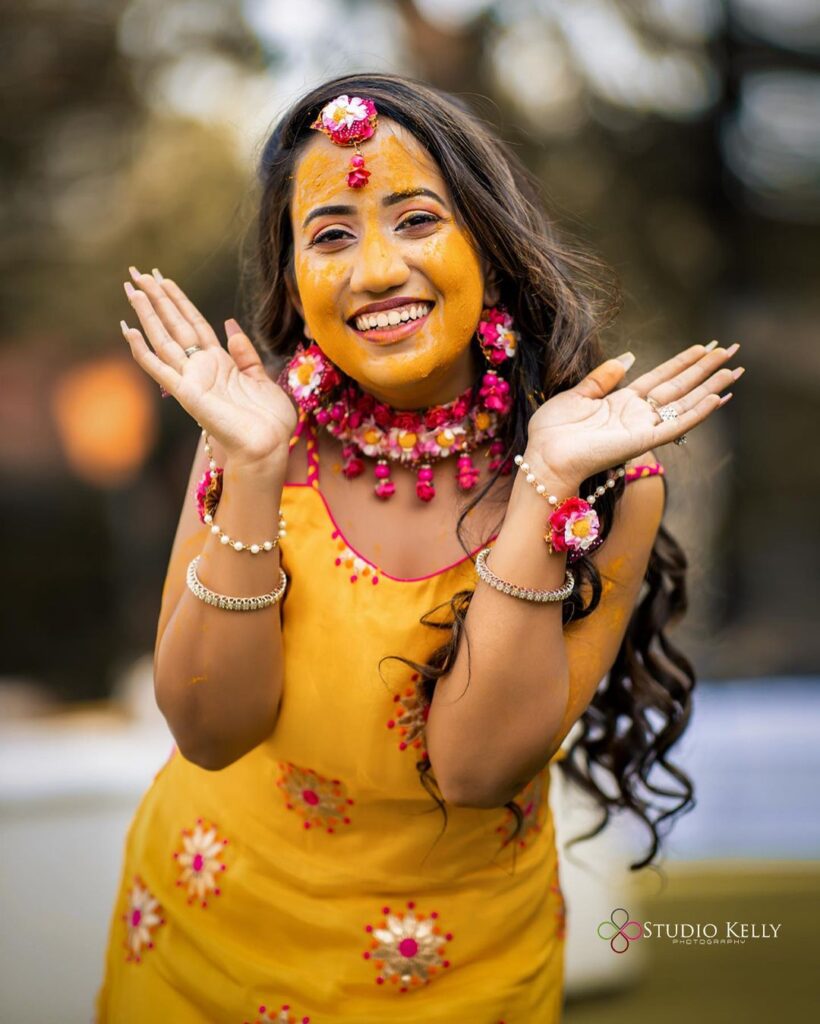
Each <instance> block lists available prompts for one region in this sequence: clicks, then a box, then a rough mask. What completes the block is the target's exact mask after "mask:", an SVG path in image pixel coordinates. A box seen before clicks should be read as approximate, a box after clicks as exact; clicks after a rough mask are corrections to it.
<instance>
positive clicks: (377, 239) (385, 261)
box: [350, 231, 410, 292]
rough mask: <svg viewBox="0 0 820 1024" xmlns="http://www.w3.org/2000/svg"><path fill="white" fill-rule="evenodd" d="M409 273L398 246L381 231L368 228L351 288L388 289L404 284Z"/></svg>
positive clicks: (358, 289)
mask: <svg viewBox="0 0 820 1024" xmlns="http://www.w3.org/2000/svg"><path fill="white" fill-rule="evenodd" d="M409 276H410V268H409V267H408V266H407V264H406V263H405V262H404V258H403V257H402V254H401V251H400V249H399V246H398V245H396V244H395V243H394V242H392V240H390V239H388V238H385V236H384V235H383V234H382V232H381V231H372V232H366V233H365V235H364V236H363V237H362V240H361V244H360V245H359V251H358V253H357V256H356V262H355V264H354V267H353V273H352V275H351V277H350V289H351V291H354V292H385V291H388V290H389V289H390V288H397V287H398V286H399V285H402V284H404V282H405V281H406V280H407V278H408V277H409Z"/></svg>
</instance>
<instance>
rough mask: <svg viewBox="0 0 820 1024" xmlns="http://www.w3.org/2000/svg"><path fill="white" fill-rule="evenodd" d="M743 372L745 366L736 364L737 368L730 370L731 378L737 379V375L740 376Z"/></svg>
mask: <svg viewBox="0 0 820 1024" xmlns="http://www.w3.org/2000/svg"><path fill="white" fill-rule="evenodd" d="M745 372H746V367H745V366H738V368H737V369H736V370H733V371H732V380H737V379H738V377H742V376H743V374H744V373H745Z"/></svg>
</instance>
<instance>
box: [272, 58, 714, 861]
mask: <svg viewBox="0 0 820 1024" xmlns="http://www.w3.org/2000/svg"><path fill="white" fill-rule="evenodd" d="M341 94H347V95H353V96H369V97H371V98H372V99H373V100H374V101H375V103H376V107H377V109H378V111H379V114H380V116H381V117H382V118H387V119H390V120H392V121H394V122H396V123H398V124H399V125H401V126H403V127H404V128H405V129H407V130H408V131H409V132H411V133H412V134H413V135H414V136H415V138H416V139H417V140H418V141H419V142H420V143H421V145H422V146H424V147H425V149H426V150H427V151H428V152H429V153H430V154H431V156H432V157H433V159H434V160H435V161H436V162H437V164H438V166H439V168H440V169H441V173H442V175H443V177H444V179H445V181H446V182H447V184H448V186H449V188H450V192H451V195H452V196H453V197H454V199H455V202H456V206H457V214H458V216H459V218H460V221H461V222H462V224H463V225H464V227H465V228H466V229H467V230H468V231H469V232H470V234H471V235H472V237H473V239H474V240H475V243H476V245H477V246H478V249H479V250H480V252H481V253H482V254H483V255H484V257H485V258H486V259H487V261H488V263H489V264H490V265H491V267H492V270H493V274H494V276H495V278H496V280H497V284H498V287H499V290H500V296H501V302H502V303H503V304H504V305H505V306H506V307H507V308H508V309H509V311H510V312H511V313H512V315H513V317H514V319H515V324H516V328H517V330H518V331H519V332H520V335H521V341H520V343H519V346H518V350H517V353H516V356H515V358H514V360H513V365H512V369H511V371H510V374H509V377H510V384H511V390H512V394H513V408H512V411H511V414H510V416H509V418H508V419H507V421H506V423H505V425H504V431H503V434H502V435H501V436H502V438H503V440H504V442H505V444H506V451H507V456H508V457H510V456H511V455H512V454H513V453H514V452H516V451H523V450H524V448H525V447H526V440H527V424H528V420H529V417H530V416H531V415H532V413H533V412H534V411H535V409H536V408H537V406H538V405H539V404H540V403H541V402H543V401H546V400H547V399H548V398H550V397H551V396H552V395H554V394H556V393H557V392H560V391H562V390H566V389H567V388H570V387H573V386H574V385H575V384H577V383H578V382H579V381H580V380H581V379H582V378H583V377H585V376H586V375H587V373H589V371H590V370H592V369H593V368H594V367H595V366H597V365H598V364H599V363H601V362H602V361H603V360H604V359H605V358H606V356H605V353H604V352H603V349H602V345H601V341H600V336H601V333H602V331H603V330H604V328H606V327H608V326H609V325H610V323H611V322H612V320H613V319H614V317H615V315H616V314H617V312H618V311H619V308H620V296H619V293H618V289H617V286H616V285H615V283H614V281H613V278H612V273H611V271H610V270H609V268H608V267H606V266H605V265H604V264H602V263H601V261H600V260H599V259H597V258H596V257H595V256H593V255H592V254H590V253H589V252H588V251H586V250H585V248H584V247H583V246H578V245H573V244H570V243H569V242H568V241H567V239H566V236H564V237H559V235H558V233H557V231H556V230H555V227H554V225H553V223H552V222H551V220H550V218H549V217H548V215H547V214H546V212H545V210H544V206H543V203H542V200H541V197H540V193H539V188H538V185H537V184H536V182H535V180H534V179H533V178H532V177H531V176H530V175H529V174H528V172H527V171H526V170H525V169H524V167H523V166H522V165H521V164H520V162H519V161H518V160H517V159H516V158H515V156H513V155H512V154H511V152H510V148H509V147H508V146H506V145H504V144H503V143H502V142H501V140H500V139H498V138H497V137H496V136H495V135H494V134H493V132H492V130H491V129H489V128H488V127H487V126H486V125H485V124H484V123H483V122H482V121H481V120H480V119H479V118H478V117H477V116H476V115H475V114H474V113H472V112H471V111H470V110H469V109H468V108H467V107H466V105H465V104H463V103H462V102H461V100H459V99H458V98H457V97H454V96H450V95H447V94H444V93H442V92H440V91H438V90H435V89H432V88H430V87H429V86H426V85H424V84H422V83H420V82H415V81H412V80H409V79H407V78H403V77H399V76H395V75H385V74H355V75H345V76H343V77H340V78H336V79H334V80H332V81H328V82H325V83H323V84H322V85H321V86H319V87H318V88H316V89H314V90H313V91H311V92H309V93H308V94H307V95H306V96H304V97H303V98H302V99H300V100H299V101H298V102H296V103H295V104H294V105H293V106H292V107H291V108H290V110H288V111H287V113H286V114H285V115H284V116H283V117H282V118H281V120H280V121H279V122H278V124H277V125H276V127H275V129H274V131H273V133H272V134H271V136H270V138H269V139H268V141H267V143H266V144H265V146H264V149H263V152H262V156H261V161H260V185H261V204H260V215H259V222H258V251H257V254H256V259H255V270H256V287H255V292H256V294H255V298H254V331H255V335H256V341H257V343H258V345H259V346H260V348H261V349H262V350H263V351H264V352H265V353H266V356H267V358H268V359H269V360H270V362H271V363H272V364H273V365H274V366H275V368H276V369H279V368H281V366H282V365H283V364H284V362H285V361H286V360H287V358H288V357H289V356H290V355H291V354H292V353H293V351H294V349H295V346H296V344H297V343H298V341H299V339H300V338H301V336H302V332H303V323H302V320H301V317H300V316H299V314H298V312H297V311H296V309H295V308H294V306H293V304H292V302H291V300H290V298H289V294H288V285H289V284H290V285H291V286H292V285H293V237H292V233H291V222H290V200H291V184H292V180H293V171H294V165H295V162H296V160H297V158H298V156H299V153H300V151H301V149H302V147H303V146H304V145H305V143H306V142H307V141H308V140H309V139H310V138H311V137H312V134H313V133H312V131H311V129H310V124H311V122H312V121H313V120H314V119H315V118H316V116H317V114H318V113H319V110H320V109H321V108H322V107H323V106H324V104H325V103H327V102H328V100H330V99H332V98H333V97H334V96H338V95H341ZM562 234H563V233H562ZM480 363H481V360H480V358H479V360H477V364H476V365H480ZM497 476H498V474H495V476H493V477H492V479H490V480H489V481H488V482H487V483H486V484H485V486H484V487H483V488H482V489H481V490H480V491H479V492H478V493H477V494H476V495H475V496H474V497H473V498H472V500H471V501H470V503H469V505H468V506H467V507H466V508H465V509H464V510H463V512H462V513H461V515H460V517H459V521H458V525H457V534H458V538H459V541H460V543H461V545H462V547H463V548H464V550H465V552H467V554H469V553H470V552H469V550H468V548H467V546H466V544H465V542H464V539H463V536H462V526H463V522H464V518H465V516H466V515H467V514H468V513H469V511H470V510H471V509H472V508H474V507H475V506H476V505H477V504H478V503H479V502H480V501H481V500H482V499H484V498H485V497H486V495H487V494H488V492H489V491H490V489H491V487H492V485H493V483H494V482H495V480H496V479H497ZM605 479H606V474H605V473H602V474H597V475H596V476H594V477H591V478H590V479H588V480H587V481H585V482H584V484H583V486H582V490H581V493H582V494H588V493H591V491H592V490H593V489H594V488H595V487H597V486H598V485H600V484H602V483H603V482H604V481H605ZM663 484H664V488H665V490H666V489H667V488H668V485H667V481H666V479H665V478H663ZM623 490H624V483H623V479H622V478H621V479H620V480H619V481H618V484H617V486H616V487H614V488H611V489H607V490H606V492H605V494H604V495H603V496H602V497H601V498H600V499H599V500H598V502H597V503H596V510H597V511H598V513H599V516H600V520H601V526H602V532H603V535H604V536H606V535H607V534H608V533H609V531H610V529H611V526H612V522H613V517H614V511H615V506H616V503H617V502H618V501H619V500H620V498H621V496H622V495H623ZM686 568H687V562H686V557H685V555H684V553H683V551H682V549H681V548H680V546H679V545H678V544H677V542H676V541H675V540H674V539H673V537H672V536H671V535H670V534H669V532H668V531H667V530H666V529H665V527H664V526H663V525H661V527H660V529H659V532H658V535H657V537H656V540H655V544H654V547H653V550H652V553H651V556H650V559H649V564H648V567H647V571H646V576H645V581H644V588H643V594H642V597H641V599H640V601H639V603H638V604H637V606H636V608H635V609H634V611H633V613H632V616H631V618H630V621H629V624H628V627H627V630H626V634H625V637H624V640H623V642H622V644H621V647H620V649H619V651H618V654H617V657H616V659H615V662H614V664H613V665H612V668H611V669H610V671H609V673H608V675H607V677H606V679H605V680H603V681H602V683H601V685H600V686H599V688H598V690H597V692H596V694H595V696H594V697H593V699H592V702H591V703H590V704H589V706H588V707H587V709H586V711H585V712H584V714H583V716H582V718H581V720H580V726H579V727H576V734H575V736H574V739H572V742H571V743H570V745H569V749H568V751H567V755H566V757H565V758H564V759H563V760H561V761H559V762H558V763H559V764H560V768H561V770H562V771H563V772H564V773H565V775H567V776H568V777H569V778H571V779H572V780H573V781H575V782H576V783H577V784H579V785H580V786H581V787H582V788H583V789H584V790H586V791H587V792H588V793H590V794H591V795H592V796H593V797H594V798H595V800H596V802H597V803H598V804H599V806H600V808H601V810H602V817H601V819H600V821H599V822H598V824H597V826H596V827H595V828H594V829H593V830H592V831H590V832H588V833H585V834H584V835H582V836H577V837H575V839H574V840H573V841H574V842H577V841H580V840H581V839H587V838H591V837H592V836H594V835H597V834H598V833H599V832H600V831H601V830H602V829H603V828H604V827H605V826H606V824H607V822H608V821H609V819H610V815H611V813H612V811H613V810H622V809H626V810H628V811H631V812H633V813H634V814H635V815H637V817H638V818H639V819H640V820H641V821H642V822H643V823H644V825H645V826H646V827H647V829H648V831H649V834H650V842H649V849H648V852H647V854H646V856H645V857H644V858H643V859H642V860H639V861H638V862H636V863H634V864H632V865H631V867H632V870H638V869H639V868H643V867H645V866H647V865H649V864H650V863H651V862H652V861H653V859H654V858H655V857H656V855H657V853H658V851H659V849H660V844H661V841H662V839H663V837H664V835H665V833H666V831H667V830H668V827H669V826H671V824H672V821H673V820H674V818H675V817H676V816H678V815H679V814H682V813H683V812H684V811H686V810H689V809H690V808H691V807H692V806H694V798H693V787H692V783H691V780H690V779H689V778H688V777H687V776H686V775H685V774H684V772H682V771H681V770H680V769H679V768H677V767H676V766H675V765H673V764H671V763H670V762H669V760H668V755H669V752H670V750H671V748H672V747H673V745H674V744H675V743H676V742H677V740H678V739H679V738H680V736H681V734H682V733H683V731H684V730H685V728H686V726H687V723H688V720H689V715H690V711H691V706H692V693H693V689H694V686H695V675H694V671H693V669H692V666H691V665H690V663H689V662H688V660H687V659H686V658H685V657H684V655H683V654H682V653H681V652H680V651H679V650H677V649H676V648H675V647H674V646H673V645H672V644H671V643H670V641H669V639H668V638H667V636H666V634H665V630H666V629H667V627H669V626H670V625H672V624H673V623H675V622H676V621H677V620H679V619H680V618H682V616H683V615H684V613H685V611H686V608H687V595H686ZM574 569H575V570H576V577H577V579H578V586H576V588H575V590H574V592H573V593H572V595H571V596H570V597H569V598H568V599H567V600H566V601H565V602H564V605H563V621H564V623H565V624H566V623H568V622H570V621H575V620H579V619H582V618H584V617H586V616H587V615H591V614H592V613H593V612H594V611H595V609H596V608H597V606H598V604H599V602H600V598H601V592H602V585H601V577H600V574H599V572H598V570H597V568H596V567H595V565H594V564H593V562H592V561H591V560H590V559H589V558H586V557H584V558H581V559H579V560H578V561H577V562H576V563H575V564H574ZM585 584H586V586H585ZM583 593H585V594H588V600H586V603H585V598H584V596H582V594H583ZM471 596H472V592H471V591H461V592H459V593H457V594H455V595H454V596H453V597H452V599H451V600H450V602H449V607H450V615H449V616H448V617H447V619H446V621H444V622H442V619H441V617H440V615H439V614H438V613H439V611H440V609H431V611H430V612H429V613H428V614H427V615H425V616H423V617H422V620H421V621H422V623H423V624H425V625H428V626H431V627H433V628H437V629H441V630H443V631H444V633H445V634H446V636H445V639H444V642H443V643H442V644H441V645H440V646H439V647H438V649H437V650H436V651H435V652H434V653H433V654H432V655H431V657H430V659H429V660H428V662H427V663H425V664H419V663H415V662H411V661H409V660H408V659H406V658H402V657H400V656H398V655H397V656H395V657H396V658H397V659H398V660H400V661H403V662H405V663H406V664H408V665H410V666H412V667H413V669H414V670H415V671H417V672H418V673H419V675H420V677H421V686H422V688H423V691H424V694H425V696H426V698H427V700H428V701H429V700H432V697H433V693H434V690H435V686H436V681H437V680H438V679H439V678H440V677H441V676H443V675H445V674H446V673H447V672H448V671H449V670H450V668H451V667H452V665H453V662H454V660H455V658H456V654H457V651H458V649H459V644H460V643H461V642H462V640H464V642H467V638H466V631H465V626H464V621H465V616H466V614H467V610H468V608H469V605H470V598H471ZM656 766H657V767H658V768H660V769H661V770H663V771H665V772H666V775H667V777H668V779H671V781H672V787H671V788H670V785H669V783H668V782H667V784H666V785H663V786H662V785H659V784H658V783H657V782H656V781H654V778H653V779H652V780H651V779H650V774H654V773H653V772H652V770H653V768H655V767H656ZM417 767H418V771H419V775H420V779H421V782H422V784H423V785H424V787H425V789H427V791H428V792H429V793H430V795H431V796H432V797H433V798H434V799H435V800H436V802H437V803H438V805H439V807H440V808H441V809H442V810H443V812H444V815H445V824H446V814H447V812H446V808H445V805H444V801H443V800H442V799H441V795H440V793H439V792H438V788H437V786H436V784H435V779H434V778H433V776H432V774H431V765H430V761H429V758H427V757H426V756H425V757H423V758H422V759H421V760H420V761H419V762H418V766H417ZM602 772H603V777H602ZM607 776H609V778H607ZM612 780H614V783H615V786H614V791H613V786H612V785H611V782H612ZM506 806H507V807H509V808H510V810H511V811H512V812H513V813H514V814H515V817H516V820H517V822H518V827H517V831H518V830H520V828H521V825H522V821H523V815H522V812H521V809H520V808H519V806H518V804H517V803H516V802H515V801H511V802H510V803H509V804H507V805H506ZM512 838H514V837H510V839H512Z"/></svg>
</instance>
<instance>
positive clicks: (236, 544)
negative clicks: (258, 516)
mask: <svg viewBox="0 0 820 1024" xmlns="http://www.w3.org/2000/svg"><path fill="white" fill-rule="evenodd" d="M202 438H203V440H204V442H205V454H206V455H207V456H208V472H209V474H210V476H211V479H215V478H216V477H217V476H218V475H219V473H220V470H219V469H218V467H217V465H216V459H215V458H214V452H213V448H211V442H210V440H209V439H208V432H207V431H206V430H205V429H204V428H203V429H202ZM202 521H203V523H206V524H207V525H208V526H210V528H211V533H212V534H214V536H216V537H219V542H220V544H225V545H228V544H230V546H231V547H232V548H233V549H234V551H250V553H251V554H252V555H258V554H259V552H260V551H273V549H274V548H275V547H276V545H277V544H278V543H279V539H280V537H284V536H286V535H287V529H286V527H287V523H286V522H285V517H284V516H283V515H282V510H281V509H279V532H278V533H277V534H276V536H275V537H274V538H273V539H272V540H265V541H262V543H261V544H244V543H243V542H242V541H241V540H234V538H232V537H229V536H228V534H227V533H225V532H224V530H222V529H221V527H219V526H218V525H217V524H216V523H215V522H214V517H213V516H212V515H211V513H210V512H206V513H205V514H204V515H203V516H202Z"/></svg>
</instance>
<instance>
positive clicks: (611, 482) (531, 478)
mask: <svg viewBox="0 0 820 1024" xmlns="http://www.w3.org/2000/svg"><path fill="white" fill-rule="evenodd" d="M513 462H514V463H515V464H516V466H518V468H519V469H520V470H521V472H522V473H524V474H525V476H524V479H525V480H526V481H527V483H528V484H530V485H531V486H533V487H534V488H535V492H536V494H540V495H541V496H542V497H546V499H547V501H548V502H549V503H550V505H558V504H559V500H558V498H556V497H555V495H554V494H547V488H546V485H545V484H542V483H539V482H538V480H537V479H536V477H535V474H534V473H533V472H532V471H531V469H530V466H529V463H527V462H524V456H523V455H516V457H515V458H514V459H513ZM622 476H626V466H619V467H618V468H617V469H616V470H615V472H614V474H613V475H612V476H611V477H610V478H609V479H608V480H607V482H606V483H605V484H601V485H600V486H598V487H596V488H595V491H594V493H592V494H589V495H587V498H586V503H587V505H594V504H595V502H596V501H597V500H598V498H600V497H601V495H602V494H605V493H606V491H607V490H608V489H610V488H612V487H614V486H615V484H616V483H617V482H618V478H619V477H622Z"/></svg>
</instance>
